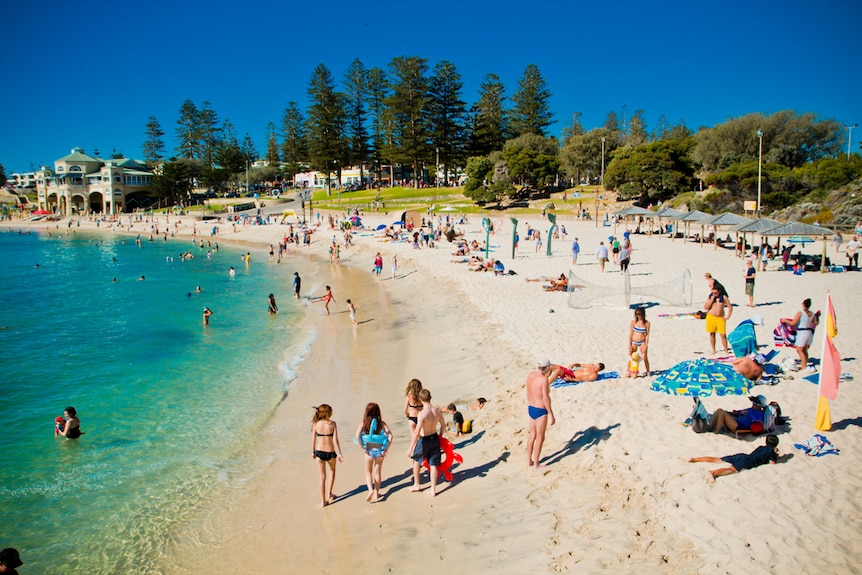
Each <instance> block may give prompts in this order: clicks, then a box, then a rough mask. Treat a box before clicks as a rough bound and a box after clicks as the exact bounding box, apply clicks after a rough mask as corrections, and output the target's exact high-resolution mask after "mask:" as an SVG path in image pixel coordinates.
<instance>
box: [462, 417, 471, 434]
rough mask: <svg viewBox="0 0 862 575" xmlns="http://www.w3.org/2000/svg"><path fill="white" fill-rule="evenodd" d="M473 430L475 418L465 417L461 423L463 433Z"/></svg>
mask: <svg viewBox="0 0 862 575" xmlns="http://www.w3.org/2000/svg"><path fill="white" fill-rule="evenodd" d="M472 431H473V420H472V419H465V420H464V423H462V424H461V433H471V432H472Z"/></svg>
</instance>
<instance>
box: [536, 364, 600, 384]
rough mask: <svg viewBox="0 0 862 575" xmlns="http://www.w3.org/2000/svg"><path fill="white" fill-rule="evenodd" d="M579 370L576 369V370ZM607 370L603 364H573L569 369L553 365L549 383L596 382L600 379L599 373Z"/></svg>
mask: <svg viewBox="0 0 862 575" xmlns="http://www.w3.org/2000/svg"><path fill="white" fill-rule="evenodd" d="M576 367H577V368H578V369H575V368H576ZM604 368H605V364H603V363H573V364H571V365H570V366H569V367H566V366H564V365H557V364H552V365H551V373H550V375H549V376H548V381H550V382H551V383H553V382H555V381H557V379H562V380H563V381H574V382H580V381H595V380H597V379H598V378H599V372H600V371H602V370H603V369H604Z"/></svg>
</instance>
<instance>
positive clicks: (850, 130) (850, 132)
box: [844, 124, 859, 160]
mask: <svg viewBox="0 0 862 575" xmlns="http://www.w3.org/2000/svg"><path fill="white" fill-rule="evenodd" d="M858 127H859V124H853V125H852V126H850V125H847V124H845V125H844V129H845V130H847V159H848V160H849V159H850V144H851V143H853V128H858Z"/></svg>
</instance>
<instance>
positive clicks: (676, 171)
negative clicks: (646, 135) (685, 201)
mask: <svg viewBox="0 0 862 575" xmlns="http://www.w3.org/2000/svg"><path fill="white" fill-rule="evenodd" d="M690 148H691V141H679V140H670V141H661V142H652V143H648V144H643V145H641V146H638V147H636V148H620V149H619V150H617V151H616V152H615V153H614V156H613V159H612V160H611V162H610V164H608V166H607V169H606V170H605V187H606V188H608V189H611V190H615V191H616V192H617V193H619V194H620V195H621V196H622V197H624V198H628V199H631V198H637V199H639V200H640V201H641V202H647V201H648V202H651V203H658V202H662V201H664V200H667V199H669V198H671V197H673V196H675V195H677V194H680V193H683V192H687V191H689V190H691V189H692V187H693V179H694V167H693V166H692V163H691V160H690V159H689V151H690Z"/></svg>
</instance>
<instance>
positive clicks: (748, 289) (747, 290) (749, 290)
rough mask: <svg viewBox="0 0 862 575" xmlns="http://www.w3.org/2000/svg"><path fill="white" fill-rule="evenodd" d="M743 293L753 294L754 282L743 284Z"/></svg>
mask: <svg viewBox="0 0 862 575" xmlns="http://www.w3.org/2000/svg"><path fill="white" fill-rule="evenodd" d="M745 295H754V284H750V283H747V284H745Z"/></svg>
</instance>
